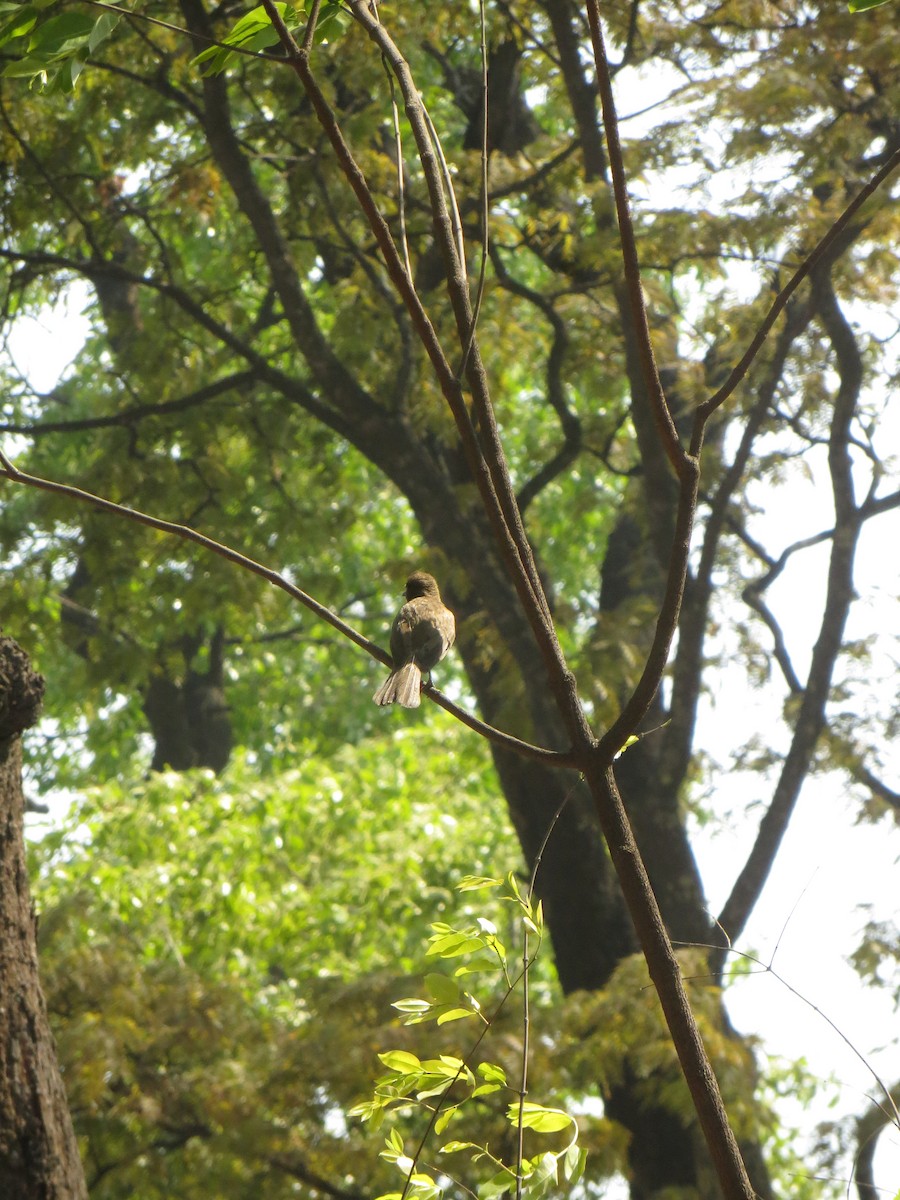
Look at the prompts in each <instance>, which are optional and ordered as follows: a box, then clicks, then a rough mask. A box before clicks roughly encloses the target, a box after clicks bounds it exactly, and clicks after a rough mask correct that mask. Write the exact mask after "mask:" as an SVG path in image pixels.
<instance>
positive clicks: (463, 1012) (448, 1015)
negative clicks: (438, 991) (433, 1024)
mask: <svg viewBox="0 0 900 1200" xmlns="http://www.w3.org/2000/svg"><path fill="white" fill-rule="evenodd" d="M474 1016H475V1014H474V1013H473V1012H472V1010H471V1009H470V1008H449V1009H447V1010H446V1011H444V1012H442V1013H441V1015H440V1016H439V1017H438V1019H437V1023H438V1025H446V1024H448V1022H450V1021H463V1020H465V1018H466V1017H474Z"/></svg>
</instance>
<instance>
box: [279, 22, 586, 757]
mask: <svg viewBox="0 0 900 1200" xmlns="http://www.w3.org/2000/svg"><path fill="white" fill-rule="evenodd" d="M263 7H264V8H265V10H266V13H267V14H268V16H269V18H270V19H271V21H272V24H273V27H274V28H275V30H276V32H277V33H278V35H279V37H280V38H281V42H282V45H283V47H284V50H285V54H286V58H287V62H288V64H289V65H290V67H291V68H292V69H293V70H294V72H295V73H296V74H297V76H298V78H299V79H300V82H301V83H302V85H303V88H304V90H305V92H306V94H307V97H308V99H309V100H310V102H311V104H312V107H313V110H314V112H315V113H316V116H317V118H318V120H319V123H320V125H321V126H322V129H323V130H324V132H325V134H326V136H327V137H328V139H329V141H330V142H331V146H332V149H333V151H334V153H335V157H336V158H337V161H338V163H339V165H340V166H341V168H342V170H343V171H344V174H345V176H346V178H347V180H348V182H349V184H350V186H351V188H352V189H353V192H354V194H355V195H356V197H357V200H358V202H359V205H360V208H361V210H362V212H363V214H364V215H365V217H366V218H367V220H368V222H369V226H370V228H371V229H372V232H373V234H374V235H375V238H376V241H377V243H378V246H379V249H380V250H381V253H382V256H383V258H384V261H385V265H386V268H387V271H388V275H389V277H390V279H391V282H392V283H393V285H394V287H395V288H396V289H397V292H398V294H399V295H400V297H401V298H402V300H403V302H404V304H405V305H406V307H407V310H408V312H409V314H410V317H411V320H412V323H413V326H414V328H415V330H416V332H417V334H418V335H419V337H420V339H421V341H422V344H423V346H424V347H425V350H426V353H427V354H428V356H429V359H430V360H431V363H432V366H433V368H434V371H435V375H436V377H437V381H438V384H439V386H440V388H441V391H442V393H443V395H444V398H445V399H446V401H447V403H448V406H449V407H450V410H451V413H452V414H453V417H454V420H455V421H456V425H457V429H458V431H459V434H460V438H461V441H462V444H463V449H464V452H465V455H466V461H467V463H468V465H469V469H470V471H471V473H472V477H473V478H474V480H475V481H476V484H477V486H478V489H479V493H480V495H481V498H482V502H483V504H484V507H485V511H486V513H487V516H488V519H489V521H490V523H491V527H492V529H493V531H494V535H495V537H496V539H497V542H498V545H499V548H500V551H501V553H502V555H503V558H504V561H505V562H506V565H507V568H508V570H509V572H510V576H511V578H512V580H513V583H514V585H515V587H516V590H517V593H518V595H519V597H520V599H521V601H522V604H523V611H524V612H525V613H526V615H527V619H528V621H529V624H530V625H531V629H532V632H533V634H534V637H535V640H536V642H537V644H538V647H539V649H540V651H541V655H542V658H543V661H544V665H545V668H546V670H547V673H548V677H549V680H550V686H551V689H552V691H553V692H554V695H555V696H556V698H557V700H558V702H559V708H560V712H561V714H562V716H563V719H564V720H565V722H566V724H567V726H568V730H569V733H570V736H571V737H572V739H573V743H574V742H582V743H588V742H591V741H592V740H593V737H592V734H591V732H590V729H589V727H588V725H587V721H586V718H585V716H584V713H583V710H582V708H581V705H580V702H579V700H578V696H577V692H576V689H575V681H574V677H573V676H572V673H571V671H570V670H569V669H568V667H567V665H566V663H565V660H564V658H563V655H562V651H561V649H560V646H559V642H558V640H557V636H556V630H555V627H554V625H553V621H552V618H551V616H550V611H549V605H548V602H547V598H546V596H545V594H544V590H543V585H542V584H541V581H540V578H539V576H538V571H537V567H536V565H535V562H534V557H533V554H532V551H531V546H530V544H529V542H528V538H527V536H526V534H525V530H524V527H523V525H522V519H521V514H520V513H519V510H518V507H517V505H516V500H515V495H514V493H513V489H512V483H511V480H510V477H509V470H508V467H507V464H506V460H505V457H504V454H503V449H502V446H501V443H500V436H499V431H498V430H497V425H496V419H495V417H494V412H493V407H492V405H491V402H490V394H489V388H488V383H487V376H486V372H485V369H484V363H483V361H482V358H481V352H480V349H479V346H478V341H477V338H476V339H473V342H472V346H471V349H470V351H469V356H468V362H467V366H466V376H465V377H466V382H467V383H468V385H469V389H470V392H471V395H472V401H473V408H474V411H475V416H476V419H477V421H478V429H477V431H476V427H475V423H474V421H473V418H472V416H471V415H470V413H469V409H468V407H467V406H466V402H465V398H464V395H463V389H462V386H461V382H460V380H459V379H458V378H457V377H456V375H455V372H454V371H453V369H452V368H451V366H450V364H449V362H448V359H447V357H446V354H445V352H444V350H443V347H442V345H441V343H440V341H439V339H438V337H437V334H436V332H435V330H434V327H433V325H432V323H431V321H430V319H429V317H428V314H427V313H426V311H425V309H424V307H423V305H422V302H421V299H420V297H419V295H418V293H417V292H416V290H415V286H414V284H413V281H412V280H411V279H410V278H409V275H408V273H407V271H406V268H405V266H404V263H403V261H402V258H401V256H400V253H399V251H398V249H397V246H396V245H395V243H394V239H393V237H392V235H391V231H390V229H389V227H388V225H387V222H386V221H385V219H384V217H383V215H382V213H381V211H380V209H379V207H378V204H377V202H376V200H375V198H374V196H373V195H372V192H371V189H370V188H369V185H368V182H367V181H366V178H365V176H364V174H363V172H362V170H361V169H360V167H359V165H358V163H357V162H356V160H355V158H354V156H353V153H352V151H351V150H350V147H349V145H348V144H347V142H346V140H345V138H344V136H343V133H342V131H341V129H340V126H339V125H338V122H337V120H336V118H335V115H334V113H333V111H332V109H331V107H330V105H329V104H328V102H327V100H326V98H325V96H324V94H323V92H322V90H321V88H320V87H319V85H318V82H317V80H316V78H315V76H314V74H313V72H312V69H311V66H310V59H309V54H307V53H305V52H304V51H303V50H302V49H301V47H300V46H298V44H297V42H296V41H295V39H294V38H293V37H292V35H291V33H290V31H289V30H288V28H287V26H286V25H285V23H284V21H283V20H282V18H281V16H280V14H279V12H278V9H277V8H276V7H275V5H274V3H273V2H272V0H263ZM350 8H351V11H352V13H353V15H354V17H355V18H356V20H357V21H358V22H359V23H360V25H361V26H362V27H363V28H364V29H365V30H366V32H367V33H368V35H369V37H370V38H371V39H372V41H373V42H374V43H375V45H376V46H377V47H378V49H379V50H380V52H381V53H382V55H383V56H384V59H385V61H387V62H388V64H389V65H390V67H391V69H392V71H393V72H394V75H395V77H396V78H397V82H398V84H399V87H400V92H401V94H402V96H403V101H404V106H405V110H406V115H407V118H408V120H409V122H410V127H411V129H412V132H413V137H414V139H415V143H416V149H417V152H418V155H419V160H420V163H421V165H422V169H423V172H424V175H425V178H426V180H427V184H428V189H429V197H430V203H431V210H432V216H433V219H434V224H435V230H436V234H437V236H438V240H439V242H440V244H441V247H442V252H443V255H444V263H445V273H446V277H447V285H448V291H449V294H450V299H451V303H452V305H453V309H454V314H455V317H456V325H457V335H458V337H459V339H460V346H461V348H464V346H465V344H466V341H467V340H468V338H469V335H470V332H471V329H472V316H473V314H472V311H471V304H470V301H469V293H468V280H467V278H466V274H465V264H464V263H463V262H461V260H460V255H459V251H458V248H457V240H456V237H455V235H454V229H453V220H452V217H451V215H450V212H449V210H448V207H447V202H446V197H445V194H444V179H443V174H442V171H441V168H440V164H439V162H438V159H437V154H436V151H435V147H434V143H433V138H432V132H431V128H430V122H429V120H428V117H427V114H426V113H425V110H424V106H423V104H422V100H421V97H420V95H419V92H418V89H417V88H416V85H415V81H414V80H413V77H412V74H411V72H410V70H409V66H408V64H407V63H406V60H405V59H404V57H403V55H402V54H401V53H400V51H399V50H398V48H397V46H396V45H395V44H394V42H393V40H392V39H391V37H390V36H389V34H388V33H387V31H386V29H385V28H384V26H383V25H382V24H381V22H380V21H379V19H378V17H377V14H376V13H373V12H372V11H371V10H370V8H369V7H368V6H367V5H366V4H364V3H362V2H361V0H350Z"/></svg>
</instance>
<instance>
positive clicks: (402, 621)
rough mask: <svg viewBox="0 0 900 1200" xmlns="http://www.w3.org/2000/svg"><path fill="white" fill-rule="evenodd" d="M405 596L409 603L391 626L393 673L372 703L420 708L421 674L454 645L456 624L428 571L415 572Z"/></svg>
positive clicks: (410, 578)
mask: <svg viewBox="0 0 900 1200" xmlns="http://www.w3.org/2000/svg"><path fill="white" fill-rule="evenodd" d="M404 595H405V596H406V603H405V604H404V605H403V607H402V608H401V609H400V611H399V612H398V613H397V615H396V617H395V618H394V624H393V625H392V626H391V656H392V658H393V660H394V669H393V671H391V673H390V675H389V676H388V677H387V679H386V680H385V681H384V683H383V684H382V685H381V687H380V688H379V689H378V691H377V692H376V693H375V695H374V696H373V697H372V699H373V700H374V701H375V703H376V704H394V703H395V702H396V703H397V704H402V705H403V707H404V708H418V707H419V696H420V692H421V691H422V674H423V673H426V674H427V673H430V671H431V668H432V667H433V666H435V665H436V664H437V663H439V662H440V661H441V659H442V658H443V657H444V655H445V654H446V653H447V651H448V650H449V649H450V647H451V646H452V645H453V639H454V638H455V637H456V621H455V620H454V619H453V613H452V612H451V611H450V609H449V608H446V607H445V606H444V603H443V601H442V600H441V593H440V592H439V591H438V585H437V584H436V583H435V581H434V577H433V576H431V575H429V574H428V572H427V571H413V573H412V575H410V577H409V579H407V581H406V591H405V592H404Z"/></svg>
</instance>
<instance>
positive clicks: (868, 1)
mask: <svg viewBox="0 0 900 1200" xmlns="http://www.w3.org/2000/svg"><path fill="white" fill-rule="evenodd" d="M887 2H888V0H850V3H849V4H848V5H847V7H848V8H849V9H850V11H851V12H853V13H856V12H865V11H866V9H868V8H880V7H881V5H882V4H887ZM898 1196H900V1192H898V1193H897V1196H895V1197H894V1200H897V1197H898Z"/></svg>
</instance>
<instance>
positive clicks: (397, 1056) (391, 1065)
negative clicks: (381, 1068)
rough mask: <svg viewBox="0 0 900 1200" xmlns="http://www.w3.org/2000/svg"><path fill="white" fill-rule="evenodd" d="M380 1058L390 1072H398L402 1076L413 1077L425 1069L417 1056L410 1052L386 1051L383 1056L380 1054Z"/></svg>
mask: <svg viewBox="0 0 900 1200" xmlns="http://www.w3.org/2000/svg"><path fill="white" fill-rule="evenodd" d="M378 1058H379V1059H380V1061H381V1062H383V1063H384V1065H385V1066H386V1067H387V1068H388V1069H389V1070H391V1071H396V1072H397V1073H398V1074H400V1075H412V1074H415V1073H417V1072H419V1071H421V1070H422V1068H423V1064H422V1063H421V1062H420V1061H419V1059H418V1058H417V1057H416V1055H415V1054H410V1053H409V1051H408V1050H386V1051H385V1052H384V1053H383V1054H379V1055H378Z"/></svg>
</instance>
